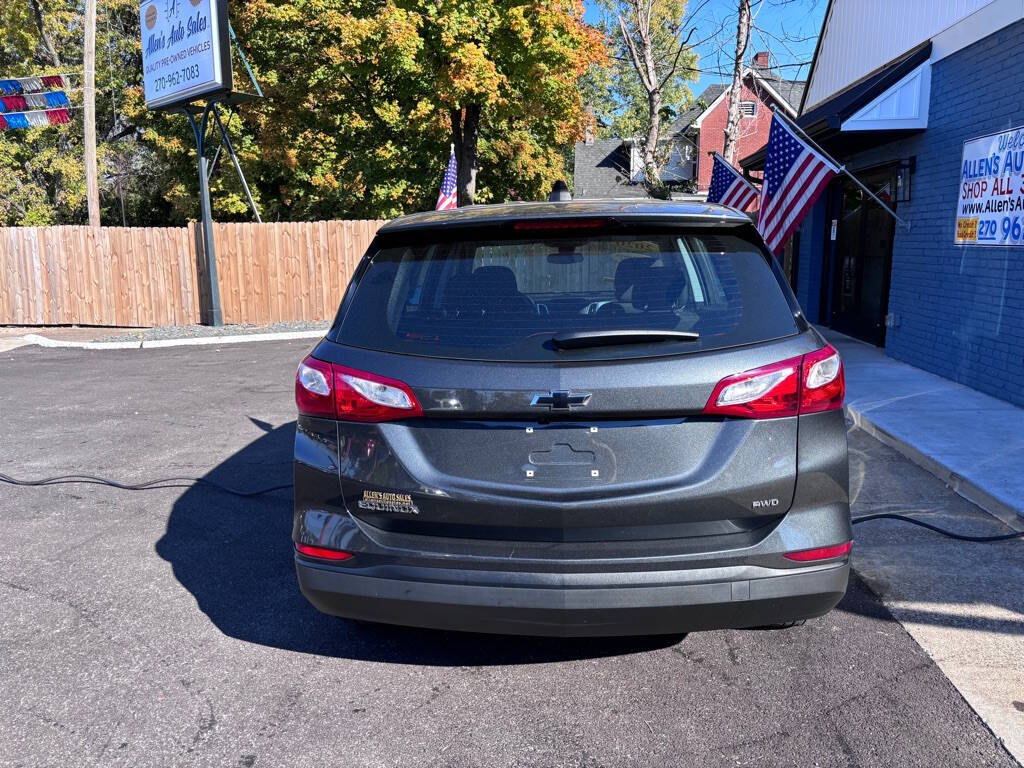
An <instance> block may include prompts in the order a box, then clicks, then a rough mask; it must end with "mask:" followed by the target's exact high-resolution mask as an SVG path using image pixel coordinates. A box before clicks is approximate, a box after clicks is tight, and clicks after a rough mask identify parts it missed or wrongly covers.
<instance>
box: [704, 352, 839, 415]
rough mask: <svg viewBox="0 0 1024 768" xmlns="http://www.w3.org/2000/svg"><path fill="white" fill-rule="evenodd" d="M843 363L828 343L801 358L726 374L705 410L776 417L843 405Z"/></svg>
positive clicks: (725, 413) (814, 411)
mask: <svg viewBox="0 0 1024 768" xmlns="http://www.w3.org/2000/svg"><path fill="white" fill-rule="evenodd" d="M845 392H846V385H845V382H844V378H843V363H842V361H841V360H840V359H839V353H838V352H836V350H835V349H834V348H833V347H832V346H831V345H826V346H825V347H823V348H822V349H819V350H817V351H816V352H811V353H810V354H807V355H802V356H801V357H791V358H789V359H788V360H782V361H781V362H778V363H772V364H771V365H765V366H762V367H761V368H754V369H753V370H750V371H744V372H743V373H737V374H734V375H732V376H726V377H725V378H724V379H722V380H721V381H720V382H718V384H717V385H716V386H715V389H714V391H712V393H711V397H709V398H708V402H707V405H705V406H704V413H707V414H716V415H721V416H738V417H740V418H746V419H777V418H781V417H783V416H797V415H799V414H801V413H818V412H820V411H831V410H834V409H836V408H842V407H843V395H844V394H845Z"/></svg>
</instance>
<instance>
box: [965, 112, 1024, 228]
mask: <svg viewBox="0 0 1024 768" xmlns="http://www.w3.org/2000/svg"><path fill="white" fill-rule="evenodd" d="M954 242H955V243H958V244H960V245H1024V126H1022V127H1020V128H1013V129H1011V130H1009V131H1002V132H1001V133H993V134H991V135H989V136H982V137H980V138H977V139H970V140H969V141H965V142H964V154H963V160H962V162H961V164H960V189H959V200H958V201H957V204H956V238H955V240H954Z"/></svg>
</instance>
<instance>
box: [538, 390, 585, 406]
mask: <svg viewBox="0 0 1024 768" xmlns="http://www.w3.org/2000/svg"><path fill="white" fill-rule="evenodd" d="M589 402H590V393H589V392H587V393H585V394H581V393H579V392H570V391H569V390H568V389H553V390H551V392H549V393H548V394H546V395H542V394H539V393H538V394H536V395H534V396H533V400H531V401H530V405H532V406H534V407H535V408H550V409H551V410H553V411H568V410H569V409H570V408H582V407H583V406H584V405H586V404H587V403H589Z"/></svg>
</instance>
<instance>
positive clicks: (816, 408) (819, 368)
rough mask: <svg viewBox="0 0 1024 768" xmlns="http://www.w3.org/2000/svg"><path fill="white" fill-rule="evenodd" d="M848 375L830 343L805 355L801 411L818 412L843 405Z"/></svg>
mask: <svg viewBox="0 0 1024 768" xmlns="http://www.w3.org/2000/svg"><path fill="white" fill-rule="evenodd" d="M845 395H846V377H845V376H844V374H843V361H842V360H841V359H840V358H839V353H838V352H836V351H835V349H834V348H833V347H832V346H831V345H828V346H826V347H823V348H822V349H819V350H818V351H817V352H811V354H809V355H804V386H803V390H802V391H801V393H800V413H818V412H820V411H831V410H834V409H836V408H842V407H843V397H844V396H845Z"/></svg>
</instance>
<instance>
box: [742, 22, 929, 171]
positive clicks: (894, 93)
mask: <svg viewBox="0 0 1024 768" xmlns="http://www.w3.org/2000/svg"><path fill="white" fill-rule="evenodd" d="M931 52H932V43H931V41H930V40H929V41H927V42H924V43H922V44H921V45H919V46H917V47H916V48H913V49H912V50H910V51H907V53H905V54H903V55H902V56H900V57H899V58H897V59H894V60H893V61H890V62H889V63H888V64H886V65H884V66H882V67H880V68H879V69H877V70H875V71H874V72H872V73H871V74H869V75H866V76H865V77H863V78H861V79H860V80H858V81H857V82H856V83H853V84H852V85H850V86H848V87H847V88H844V89H843V90H842V91H840V92H839V93H837V94H836V95H835V96H833V97H832V98H831V99H829V100H828V101H826V102H824V103H822V104H819V105H818V106H816V107H815V108H814V109H812V110H811V111H810V112H808V113H806V114H803V115H800V117H798V118H797V123H798V124H799V125H800V127H801V128H803V129H804V130H805V131H806V132H807V134H808V135H809V136H810V137H811V138H812V139H814V140H815V141H816V142H817V143H818V144H820V145H821V146H822V147H823V148H824V149H825V150H826V151H828V152H830V153H831V154H832V155H833V156H835V157H837V159H840V160H841V159H842V157H844V156H847V155H851V154H853V153H856V152H860V151H862V150H865V149H869V148H871V147H874V146H878V145H880V144H885V143H887V142H889V141H893V140H895V139H898V138H900V137H901V136H906V135H907V134H908V133H911V132H914V131H920V130H923V129H924V128H925V127H927V125H928V89H929V87H930V77H931V73H930V67H929V65H928V60H929V58H930V57H931ZM915 89H916V90H915ZM764 156H765V147H761V149H759V150H758V151H757V152H754V153H753V154H750V155H747V156H746V157H745V158H743V159H742V160H740V166H741V167H742V168H743V169H744V170H745V171H760V170H762V169H763V168H764Z"/></svg>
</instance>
